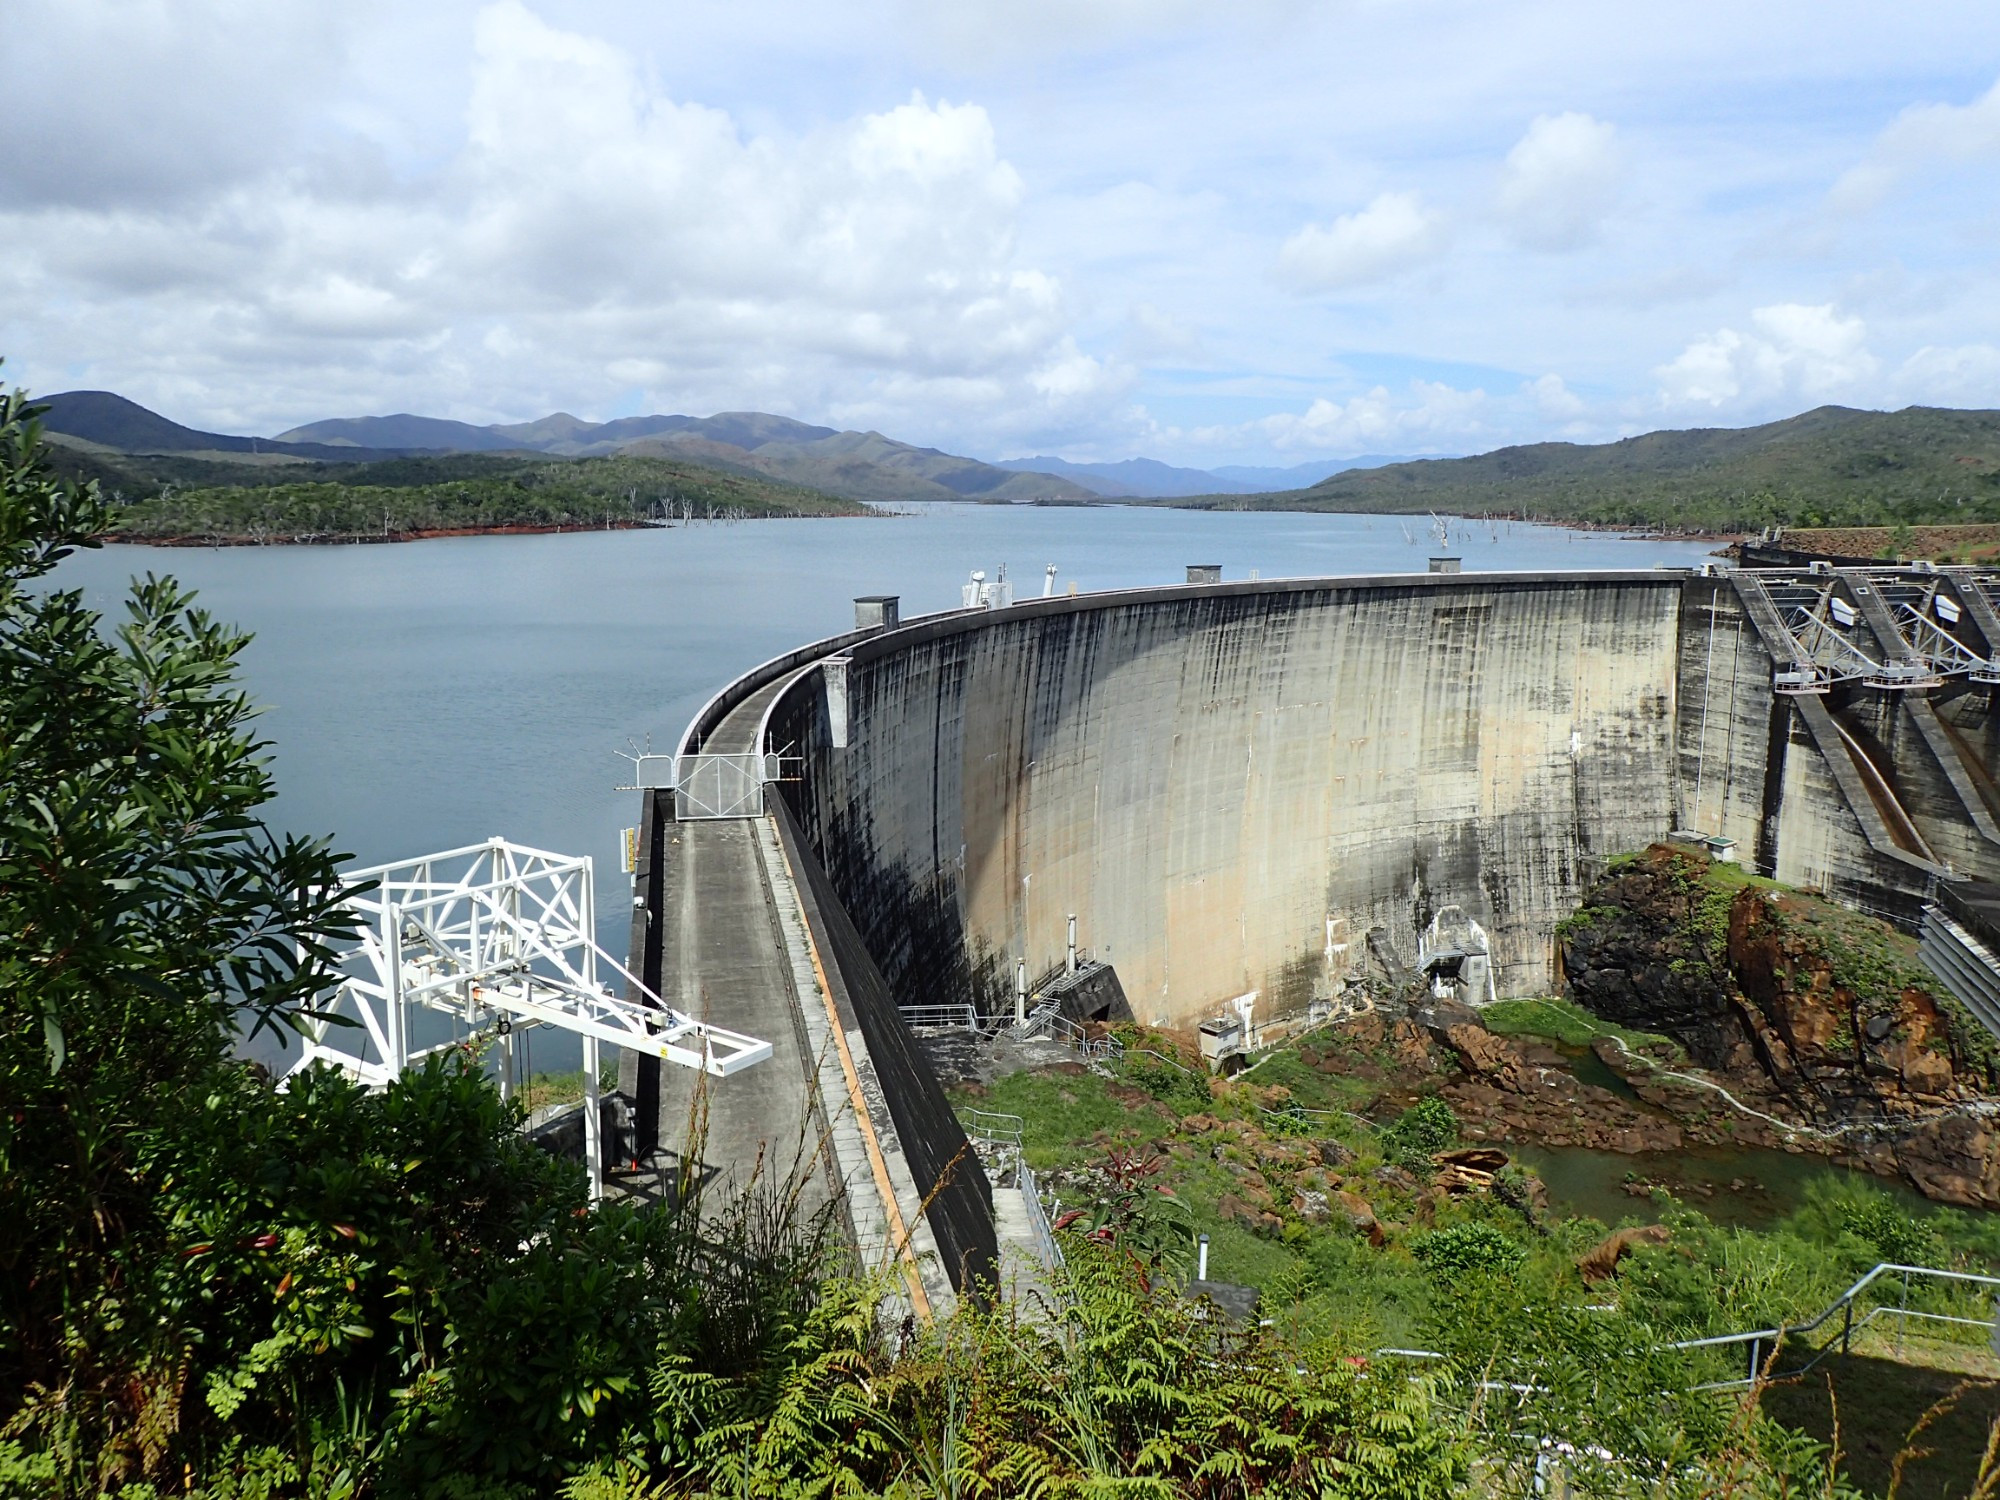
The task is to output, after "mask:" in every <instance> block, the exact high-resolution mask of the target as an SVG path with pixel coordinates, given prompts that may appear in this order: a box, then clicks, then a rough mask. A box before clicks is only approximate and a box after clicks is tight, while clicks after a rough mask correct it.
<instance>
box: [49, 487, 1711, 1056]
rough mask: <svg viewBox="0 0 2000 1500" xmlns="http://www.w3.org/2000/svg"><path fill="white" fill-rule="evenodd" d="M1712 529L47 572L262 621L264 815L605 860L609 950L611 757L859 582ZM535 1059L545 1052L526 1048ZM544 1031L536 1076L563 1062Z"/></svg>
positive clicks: (978, 525)
mask: <svg viewBox="0 0 2000 1500" xmlns="http://www.w3.org/2000/svg"><path fill="white" fill-rule="evenodd" d="M1711 550H1712V544H1709V543H1699V542H1680V541H1664V540H1654V539H1646V538H1632V537H1623V536H1617V535H1612V534H1606V533H1597V532H1575V531H1566V530H1563V529H1561V528H1556V527H1541V526H1529V525H1525V524H1520V523H1510V522H1498V523H1471V522H1468V523H1465V524H1463V525H1462V526H1461V525H1459V524H1457V523H1453V526H1452V535H1451V539H1450V542H1449V544H1448V545H1447V546H1443V547H1440V546H1439V545H1438V543H1437V539H1436V538H1435V536H1433V535H1432V534H1431V531H1430V523H1429V521H1428V520H1427V519H1425V518H1413V517H1397V516H1340V515H1283V514H1273V513H1268V512H1267V513H1249V512H1227V511H1223V512H1202V511H1180V510H1156V509H1153V508H1150V507H1139V506H1102V507H1075V508H1073V507H1042V506H1015V505H953V504H928V505H912V506H907V507H903V513H902V514H898V515H895V516H889V517H883V518H876V519H841V520H796V521H747V522H738V523H730V524H724V523H701V524H695V525H689V526H677V527H671V528H665V529H660V530H648V531H614V532H578V533H574V534H567V535H560V536H553V535H552V536H510V537H455V538H445V539H439V540H436V541H425V542H411V543H403V544H396V545H388V546H381V545H374V546H348V547H229V548H213V549H210V548H200V549H196V548H153V547H129V546H118V547H106V548H104V549H102V550H101V551H98V552H91V553H82V554H79V555H77V556H75V557H73V558H71V559H70V560H68V561H66V562H65V563H63V565H62V566H61V567H60V568H59V569H58V570H57V572H56V574H55V580H54V581H55V583H56V585H57V586H59V587H68V588H76V587H82V588H84V589H85V590H86V592H87V593H88V594H89V595H90V596H91V602H92V603H93V604H95V605H96V606H97V607H99V608H100V609H103V610H105V611H106V613H107V614H110V615H113V616H114V617H115V616H118V615H122V606H121V604H120V597H121V595H122V593H123V590H124V587H125V584H126V581H127V579H128V578H130V577H132V576H133V575H136V574H143V573H147V572H155V573H171V574H173V575H175V576H177V577H178V578H180V579H181V580H182V581H183V582H185V583H187V584H190V585H192V586H193V587H195V588H196V589H198V590H199V591H200V594H201V600H202V603H203V604H204V605H205V606H206V607H207V608H208V609H209V610H210V611H211V612H213V613H214V614H215V615H216V616H217V617H218V618H220V619H223V620H228V621H232V622H234V623H236V624H238V625H240V626H242V627H244V628H246V629H249V630H252V631H254V632H256V639H255V640H254V641H253V642H252V644H251V646H250V648H249V650H248V652H247V654H246V657H245V663H244V667H245V676H246V685H247V687H248V690H249V692H250V694H251V696H252V697H253V698H254V699H255V700H256V701H258V702H259V703H262V704H265V705H267V706H268V709H269V712H268V713H267V715H266V716H265V718H264V720H263V729H264V733H265V734H266V736H267V737H268V738H269V739H270V740H271V741H272V742H273V753H274V755H275V763H276V772H277V777H278V785H279V799H278V802H277V804H276V806H275V808H274V809H273V810H272V811H271V814H270V816H271V821H273V822H274V823H275V824H277V825H279V826H281V827H284V828H287V829H290V830H294V831H297V832H301V833H312V834H331V835H333V836H334V838H335V846H336V847H337V848H338V849H340V850H342V851H344V852H346V853H348V854H350V855H352V856H353V858H354V862H355V863H357V864H380V863H385V862H388V861H390V860H395V859H403V858H408V857H412V856H415V855H418V854H424V853H429V852H433V851H436V850H440V849H449V848H455V847H458V846H460V845H464V844H472V843H477V842H479V841H481V840H483V839H485V838H487V837H489V836H491V835H494V834H504V835H506V836H507V837H508V838H510V839H514V840H517V841H519V842H521V843H525V844H531V845H535V846H538V847H540V848H544V849H553V850H558V851H561V852H563V853H568V854H588V855H591V856H592V857H593V858H594V859H595V860H596V862H597V868H598V886H599V892H600V896H599V906H600V912H599V940H600V941H601V942H602V943H603V944H604V946H605V947H606V948H607V949H608V950H610V951H611V952H612V953H614V954H617V955H619V956H621V957H622V956H623V953H624V949H625V939H626V912H625V911H624V910H623V909H622V908H623V904H624V903H623V900H622V896H623V887H622V885H621V884H620V881H619V877H618V873H617V872H618V837H619V830H620V829H621V828H623V827H625V826H627V825H629V824H631V823H633V822H636V821H637V817H638V799H637V796H636V794H634V793H630V792H624V793H621V792H618V791H616V790H615V788H616V787H617V785H618V784H619V783H620V782H622V781H628V780H629V779H630V776H629V765H628V763H627V762H624V761H621V760H620V759H619V758H618V754H617V752H619V751H620V750H624V749H627V748H631V747H636V746H641V745H643V744H645V743H646V742H647V741H648V740H650V741H651V743H652V745H653V747H654V748H655V749H660V750H666V749H670V748H671V747H672V746H673V744H674V742H675V740H676V739H677V738H678V737H679V734H680V731H681V729H682V728H683V727H684V726H685V725H686V723H687V721H688V720H689V719H690V718H691V717H692V716H693V714H694V712H695V710H696V709H698V708H699V707H700V706H701V704H702V703H703V702H704V701H706V700H707V698H708V697H709V695H710V694H711V693H712V692H714V690H715V689H716V688H717V687H719V686H720V685H721V684H722V683H723V682H725V681H727V680H728V679H729V678H731V677H733V676H735V675H736V674H737V673H740V672H742V671H744V670H746V669H747V668H749V667H751V666H754V665H756V664H757V663H758V662H760V661H764V660H766V659H768V658H770V657H772V656H776V655H778V654H779V653H780V652H783V651H786V650H789V649H790V648H792V647H794V646H797V645H799V644H801V643H803V642H806V641H810V640H814V639H817V638H819V637H822V636H828V635H834V634H837V633H839V632H841V631H844V630H847V629H850V628H852V625H853V619H854V612H853V605H852V602H851V601H852V600H853V598H854V596H855V595H857V594H899V595H901V596H902V600H903V615H904V617H905V618H906V619H907V618H909V617H910V616H912V615H917V614H923V613H927V612H930V611H935V610H942V609H954V608H957V607H958V604H959V593H958V591H959V588H960V587H961V585H962V584H963V583H964V582H965V580H966V577H967V575H968V574H969V572H970V571H971V570H972V569H974V568H982V569H984V570H986V572H987V574H988V576H989V577H990V576H992V575H993V574H994V573H995V571H996V570H997V568H998V567H999V566H1000V565H1002V564H1005V565H1006V567H1007V568H1008V571H1009V573H1010V574H1011V576H1012V577H1013V579H1014V582H1015V589H1016V596H1017V597H1022V598H1025V597H1029V596H1031V595H1035V594H1039V593H1040V592H1041V587H1042V577H1043V568H1044V566H1045V565H1047V564H1049V563H1054V564H1056V566H1057V568H1058V569H1059V572H1058V574H1057V582H1056V587H1057V590H1058V591H1059V592H1062V591H1066V590H1067V589H1068V587H1069V585H1070V584H1071V583H1072V582H1074V583H1075V584H1076V585H1077V586H1078V587H1079V588H1080V589H1084V590H1094V589H1107V588H1129V587H1135V586H1142V585H1149V584H1165V583H1177V582H1180V581H1182V580H1183V579H1184V578H1185V576H1186V573H1185V568H1186V565H1187V564H1188V563H1220V564H1221V565H1222V569H1223V577H1224V578H1225V579H1241V578H1246V577H1248V576H1250V575H1251V574H1252V573H1253V572H1255V573H1258V574H1260V575H1261V576H1263V577H1265V578H1279V577H1298V576H1312V575H1327V574H1366V573H1399V572H1411V573H1421V572H1423V571H1424V570H1425V566H1426V558H1427V556H1428V555H1429V554H1431V553H1433V552H1451V553H1455V554H1458V555H1460V556H1462V557H1463V558H1464V560H1465V567H1466V569H1467V570H1468V571H1490V570H1505V569H1545V568H1647V567H1652V566H1655V565H1658V564H1668V565H1674V566H1690V565H1693V564H1697V563H1700V562H1702V561H1705V560H1707V559H1708V558H1709V556H1710V555H1711ZM545 1057H546V1061H544V1058H545ZM574 1057H575V1048H574V1047H573V1046H572V1047H570V1048H569V1049H568V1050H567V1052H565V1051H564V1049H563V1048H562V1047H561V1046H559V1045H558V1044H557V1043H556V1042H555V1041H554V1040H553V1039H552V1040H550V1041H549V1042H548V1043H547V1044H545V1045H538V1046H537V1050H536V1062H537V1065H538V1066H549V1067H559V1066H574V1065H575V1063H574Z"/></svg>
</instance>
